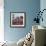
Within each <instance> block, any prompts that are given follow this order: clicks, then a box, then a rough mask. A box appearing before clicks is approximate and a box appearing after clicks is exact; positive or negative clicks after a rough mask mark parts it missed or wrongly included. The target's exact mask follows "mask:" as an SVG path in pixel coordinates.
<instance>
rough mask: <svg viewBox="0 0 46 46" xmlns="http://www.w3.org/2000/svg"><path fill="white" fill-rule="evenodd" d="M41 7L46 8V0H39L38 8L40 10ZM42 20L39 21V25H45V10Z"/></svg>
mask: <svg viewBox="0 0 46 46" xmlns="http://www.w3.org/2000/svg"><path fill="white" fill-rule="evenodd" d="M43 9H46V0H41V1H40V10H41V11H42V10H43ZM42 17H43V22H42V21H40V25H42V26H45V27H46V10H45V11H44V12H43V15H42Z"/></svg>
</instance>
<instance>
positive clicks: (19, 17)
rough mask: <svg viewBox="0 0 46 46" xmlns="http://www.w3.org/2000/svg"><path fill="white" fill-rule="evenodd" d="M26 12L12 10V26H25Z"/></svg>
mask: <svg viewBox="0 0 46 46" xmlns="http://www.w3.org/2000/svg"><path fill="white" fill-rule="evenodd" d="M25 15H26V13H25V12H10V26H11V27H25Z"/></svg>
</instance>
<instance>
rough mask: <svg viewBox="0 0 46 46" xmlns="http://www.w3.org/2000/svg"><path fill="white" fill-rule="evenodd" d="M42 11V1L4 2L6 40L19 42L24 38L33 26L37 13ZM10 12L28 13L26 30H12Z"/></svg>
mask: <svg viewBox="0 0 46 46" xmlns="http://www.w3.org/2000/svg"><path fill="white" fill-rule="evenodd" d="M39 9H40V0H4V36H5V37H4V38H5V40H8V41H18V40H19V39H20V38H22V37H24V36H25V35H26V34H27V33H28V32H29V31H30V30H31V27H32V24H33V19H34V17H36V12H37V11H39ZM10 11H13V12H19V11H24V12H26V27H25V28H10Z"/></svg>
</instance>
